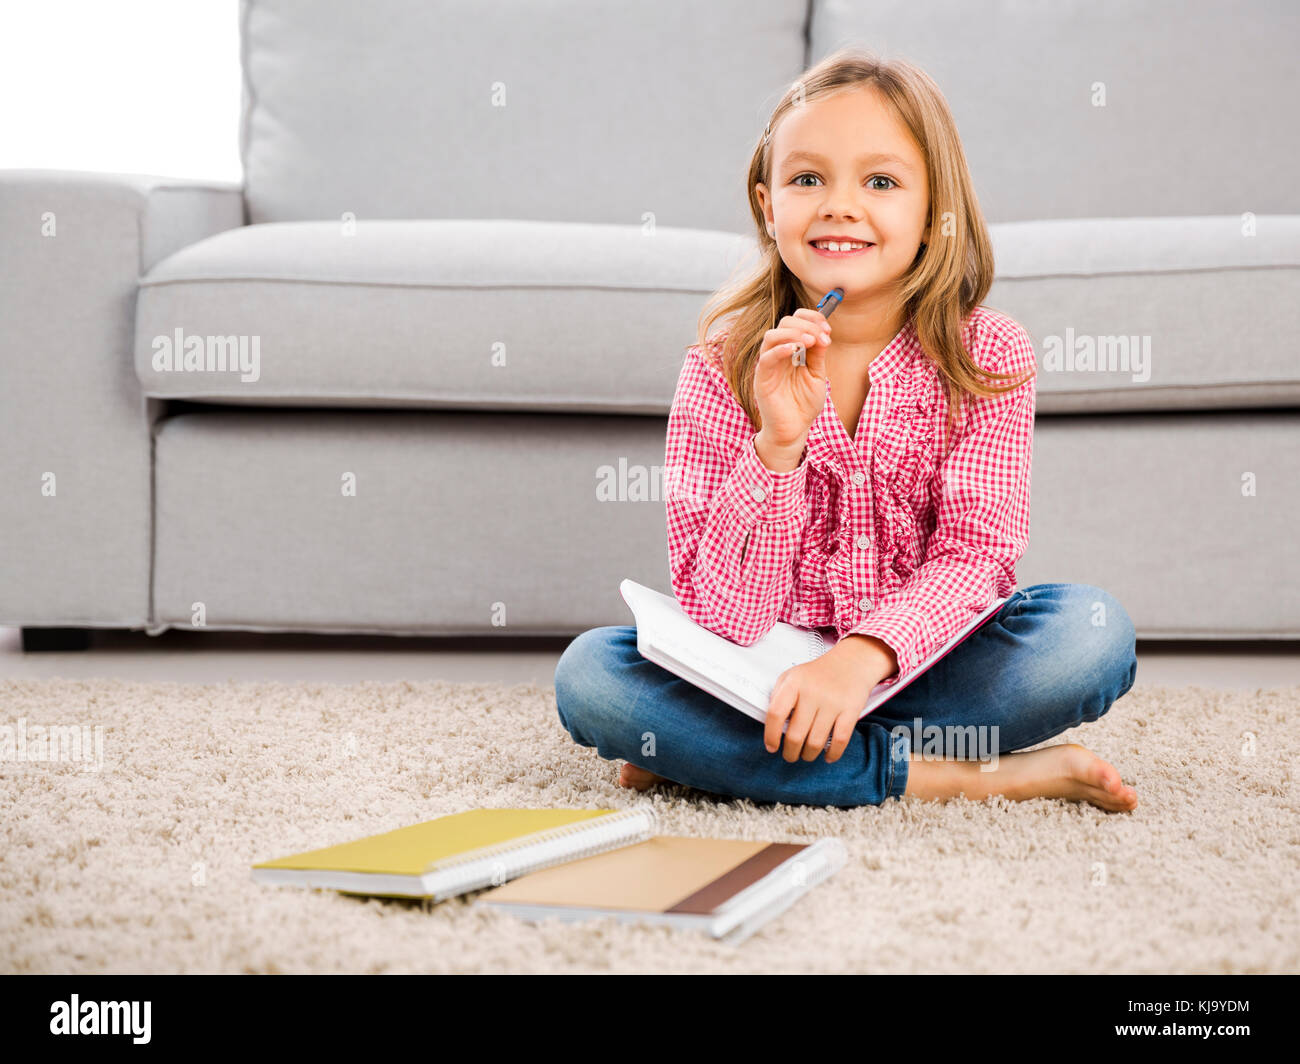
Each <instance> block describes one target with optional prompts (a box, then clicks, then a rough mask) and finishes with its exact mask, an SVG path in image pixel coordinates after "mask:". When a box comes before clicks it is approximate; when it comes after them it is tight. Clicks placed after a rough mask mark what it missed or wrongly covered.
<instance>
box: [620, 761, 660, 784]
mask: <svg viewBox="0 0 1300 1064" xmlns="http://www.w3.org/2000/svg"><path fill="white" fill-rule="evenodd" d="M664 782H666V780H665V779H664V777H663V776H656V775H655V774H654V773H653V772H651V771H650V770H649V769H644V768H641V767H640V766H639V765H634V764H632V762H630V761H625V762H624V763H623V768H622V770H621V771H620V772H619V774H618V783H619V786H620V787H635V788H636V789H637V790H638V791H644V790H649V789H650V788H651V787H653V786H654V785H655V784H656V783H664Z"/></svg>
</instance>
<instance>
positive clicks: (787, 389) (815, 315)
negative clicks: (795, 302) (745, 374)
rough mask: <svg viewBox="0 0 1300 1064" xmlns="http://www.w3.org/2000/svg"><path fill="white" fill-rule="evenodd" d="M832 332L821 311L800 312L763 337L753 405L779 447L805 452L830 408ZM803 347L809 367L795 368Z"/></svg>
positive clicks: (768, 437) (771, 440)
mask: <svg viewBox="0 0 1300 1064" xmlns="http://www.w3.org/2000/svg"><path fill="white" fill-rule="evenodd" d="M830 330H831V326H830V322H828V321H827V320H826V318H825V317H824V316H823V315H822V313H821V311H819V310H811V309H809V308H807V307H801V308H800V309H799V310H796V311H795V312H794V313H793V314H787V315H786V316H785V317H784V318H782V319H781V320H780V322H778V323H777V326H776V328H775V329H769V330H768V331H767V332H766V333H765V334H764V336H763V342H762V344H761V345H760V346H759V349H758V362H757V364H756V365H755V367H754V401H755V402H756V403H757V404H758V412H759V414H760V415H761V416H762V419H763V425H762V428H761V430H760V431H761V432H762V434H763V435H764V436H765V437H767V439H768V440H769V441H770V442H771V444H772V446H774V447H777V448H781V449H783V450H784V449H789V450H792V451H794V450H799V449H801V448H802V447H803V445H804V438H805V437H806V436H807V435H808V429H809V428H811V427H812V423H813V422H814V421H816V420H817V415H818V414H820V413H821V410H822V407H823V406H825V405H826V348H827V346H828V345H829V344H830V342H831V341H830ZM798 344H802V345H803V346H804V348H805V350H806V352H807V353H806V355H805V356H804V362H805V364H804V365H795V363H794V358H793V355H794V350H795V347H796V345H798Z"/></svg>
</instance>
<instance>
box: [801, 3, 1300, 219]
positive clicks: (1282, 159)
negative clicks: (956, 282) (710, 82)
mask: <svg viewBox="0 0 1300 1064" xmlns="http://www.w3.org/2000/svg"><path fill="white" fill-rule="evenodd" d="M809 41H810V53H811V55H812V57H813V58H814V61H815V60H816V59H819V58H821V57H822V56H824V55H826V54H828V53H830V52H833V51H834V50H835V49H836V48H838V47H840V46H842V45H844V44H864V45H867V46H869V47H871V48H872V49H873V50H876V51H880V52H883V53H885V54H887V55H889V54H894V55H903V56H906V57H907V58H908V59H910V60H911V61H913V62H915V63H917V64H918V65H919V66H921V67H922V68H923V69H924V70H925V71H926V72H927V73H928V74H929V75H930V76H931V77H932V78H933V79H934V80H935V82H936V83H937V84H938V85H939V87H940V88H941V89H942V90H943V94H944V96H945V97H946V98H947V100H948V105H949V107H950V108H951V109H952V112H953V116H954V117H955V119H956V121H957V128H958V130H959V131H960V133H961V138H962V144H963V146H964V147H965V149H966V157H967V162H968V163H969V165H970V169H971V174H972V176H973V179H974V182H975V189H976V193H977V195H978V196H979V200H980V206H981V207H982V208H983V211H984V215H985V218H986V219H987V220H988V221H990V222H1012V221H1028V220H1031V219H1044V218H1130V217H1147V216H1152V217H1166V216H1179V215H1207V214H1241V213H1242V212H1244V211H1253V212H1254V213H1256V214H1294V213H1297V205H1298V202H1300V196H1298V195H1297V192H1296V180H1295V174H1296V173H1297V172H1300V137H1297V136H1296V135H1295V122H1296V120H1295V117H1294V115H1293V113H1292V111H1293V109H1294V105H1295V101H1296V100H1297V99H1300V64H1297V63H1296V61H1295V51H1296V47H1297V45H1298V44H1300V4H1297V3H1296V0H1242V2H1240V3H1231V4H1227V3H1224V2H1223V0H815V2H814V3H813V17H812V21H811V28H810V31H809Z"/></svg>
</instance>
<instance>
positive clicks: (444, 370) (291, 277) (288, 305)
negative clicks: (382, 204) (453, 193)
mask: <svg viewBox="0 0 1300 1064" xmlns="http://www.w3.org/2000/svg"><path fill="white" fill-rule="evenodd" d="M752 249H753V242H752V241H748V240H746V239H745V238H744V237H740V236H737V235H735V234H732V233H721V232H710V231H704V230H691V229H672V228H667V227H663V226H659V227H657V228H654V229H652V230H645V229H642V228H641V227H639V226H616V225H586V224H578V223H568V222H524V221H511V220H499V221H477V222H471V221H420V220H417V221H363V222H359V223H357V224H356V226H355V231H354V232H352V233H351V235H344V229H343V227H341V226H340V225H339V224H338V223H337V222H276V223H269V224H265V225H252V226H247V227H244V228H240V229H234V230H230V231H228V232H225V233H221V234H219V235H217V236H214V237H212V238H210V239H208V240H203V241H200V242H199V243H197V244H194V245H192V246H191V247H188V248H185V249H184V250H182V251H180V252H178V253H177V254H175V255H172V256H171V257H170V258H168V259H167V260H166V261H165V262H162V263H160V264H159V265H158V266H157V267H155V268H154V269H153V270H151V271H150V272H149V274H148V275H147V276H145V277H144V278H143V279H142V280H141V283H140V295H139V301H138V304H137V315H136V371H137V373H138V374H139V377H140V381H141V384H142V386H143V388H144V390H145V392H146V393H147V394H149V395H153V396H158V397H165V398H173V399H189V400H204V401H213V402H222V403H275V404H288V405H312V406H331V405H341V406H389V407H401V406H417V407H431V408H436V407H471V408H473V407H479V406H489V407H496V408H500V409H512V408H515V409H528V410H533V409H536V410H548V409H555V410H568V411H575V412H582V411H600V412H616V413H617V412H622V413H642V414H646V413H650V414H659V413H665V412H666V411H667V409H668V404H669V403H670V401H671V400H672V395H673V390H674V386H675V384H676V380H677V373H678V371H679V370H680V368H681V363H682V357H683V354H684V352H685V348H686V346H687V345H688V344H690V343H693V342H694V339H693V338H694V336H695V329H696V320H697V318H698V316H699V312H700V308H701V306H702V304H703V303H704V301H705V300H706V299H707V298H708V296H709V294H710V293H711V292H712V291H713V290H714V289H715V288H716V287H717V286H718V285H720V284H721V283H723V282H724V281H725V280H726V278H727V276H728V274H729V273H730V272H731V271H732V270H735V269H737V268H738V267H740V266H741V264H742V260H743V259H744V258H745V255H746V253H747V252H749V251H751V250H752ZM195 338H197V342H198V343H200V344H201V345H202V347H203V349H204V353H205V356H206V354H207V352H208V351H209V350H211V351H212V353H213V356H214V359H215V357H216V356H218V355H223V354H226V352H227V349H225V348H224V347H223V344H222V341H223V340H225V341H230V343H231V348H230V349H229V350H230V352H231V354H234V348H235V347H236V345H238V346H242V348H243V350H244V352H245V353H246V356H247V357H246V358H245V359H244V361H243V362H242V363H240V362H239V361H238V360H237V359H236V358H233V357H229V358H227V359H226V365H227V367H228V368H225V369H212V370H207V369H204V370H202V371H199V370H196V369H192V370H186V369H185V368H184V359H183V357H182V358H176V359H173V358H172V357H171V356H172V355H173V354H175V353H178V352H181V353H183V352H184V350H185V348H186V346H187V344H188V343H189V342H191V341H194V340H195ZM254 356H256V357H254ZM204 364H205V365H207V364H209V363H206V362H205V363H204ZM211 364H213V365H216V364H217V363H216V362H215V361H214V362H213V363H211Z"/></svg>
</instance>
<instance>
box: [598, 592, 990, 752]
mask: <svg viewBox="0 0 1300 1064" xmlns="http://www.w3.org/2000/svg"><path fill="white" fill-rule="evenodd" d="M619 591H620V592H622V595H623V601H625V602H626V603H627V604H628V606H629V607H630V608H631V610H632V615H633V617H634V618H635V620H636V648H637V650H638V651H639V652H640V654H641V656H642V657H643V658H646V659H647V660H648V661H653V662H654V663H655V664H656V665H659V666H661V667H662V668H665V669H667V670H668V671H669V672H671V673H674V674H675V675H677V676H680V677H681V678H682V679H683V680H687V681H689V682H690V683H693V684H694V685H695V686H696V687H699V688H702V689H703V690H705V691H708V692H709V694H711V695H713V697H714V698H717V699H720V700H721V701H723V702H726V703H727V705H729V706H734V707H735V708H736V709H738V710H740V711H741V712H742V713H745V714H747V715H748V716H751V717H753V718H754V719H755V720H758V721H765V720H766V719H767V707H768V703H769V702H770V701H771V698H772V688H773V687H775V686H776V681H777V679H778V678H779V677H780V675H781V673H783V672H785V670H786V669H789V668H791V667H793V666H795V665H802V664H803V663H804V662H806V661H812V660H813V659H814V658H817V657H820V656H821V655H822V654H825V653H826V651H828V650H830V648H831V647H832V646H834V645H835V643H836V642H837V639H836V635H835V629H833V628H800V627H798V626H797V625H793V624H787V623H786V622H785V621H777V622H776V623H775V624H774V625H773V626H772V628H771V630H770V631H768V633H767V634H766V635H765V636H763V638H762V639H759V640H756V641H755V642H753V643H751V644H750V645H749V646H747V647H746V646H741V645H740V644H739V643H733V642H732V641H731V640H730V639H725V638H723V637H722V636H720V635H718V634H717V632H711V631H709V629H707V628H705V627H703V626H702V625H699V624H696V623H695V622H694V621H693V620H691V618H690V617H688V616H687V615H686V613H685V611H684V610H683V609H682V607H681V605H680V604H679V603H678V602H677V600H676V599H675V598H673V597H671V596H669V595H665V594H662V593H661V592H658V591H655V590H654V589H653V588H649V587H646V586H645V585H643V584H638V583H637V582H636V581H634V580H624V581H623V582H622V583H621V584H619ZM1006 601H1007V599H1005V598H999V599H994V601H993V603H992V605H990V606H989V607H988V608H987V609H986V610H983V611H982V612H981V613H979V614H977V615H976V616H975V617H974V618H973V619H972V620H971V622H970V623H969V624H968V625H967V626H966V627H965V628H963V629H962V630H961V631H960V632H958V633H957V634H956V635H955V636H953V637H952V638H951V639H950V640H948V642H946V643H944V644H943V645H942V646H940V647H938V648H937V649H936V650H935V651H934V652H933V653H932V654H931V655H930V656H929V657H927V658H926V659H925V660H924V661H922V662H921V663H920V664H919V665H918V666H916V668H915V669H913V670H912V671H911V672H910V673H909V674H907V675H906V676H900V677H898V679H896V680H895V681H894V682H893V683H888V684H887V683H878V684H876V686H875V688H874V689H873V690H872V692H871V694H870V696H868V698H867V704H866V705H865V706H863V707H862V712H861V713H859V714H858V719H859V720H861V719H862V718H863V717H865V716H866V715H867V714H868V713H870V712H871V711H872V710H874V709H877V708H879V707H880V706H881V705H883V704H884V703H885V702H887V701H889V699H891V698H893V697H894V695H896V694H898V692H899V691H901V690H903V688H905V687H906V686H907V685H908V684H910V683H911V682H912V681H913V680H915V679H916V678H917V677H918V676H920V675H921V674H922V673H924V672H925V671H926V669H928V668H930V666H931V665H933V664H934V663H935V662H936V661H938V660H939V659H940V658H942V657H943V656H944V655H945V654H947V653H948V652H949V651H951V650H952V649H953V648H954V647H955V646H957V645H958V644H959V643H960V642H962V640H964V639H965V638H966V637H967V636H968V635H970V634H971V633H972V632H973V631H975V629H977V628H978V627H979V626H980V625H981V624H983V623H984V622H985V621H986V620H988V619H989V618H990V617H992V616H993V614H995V613H996V612H997V611H998V610H999V609H1001V607H1002V604H1003V603H1004V602H1006ZM788 726H789V721H787V722H786V727H788ZM782 730H783V731H784V728H783V729H782ZM828 745H829V743H828Z"/></svg>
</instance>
